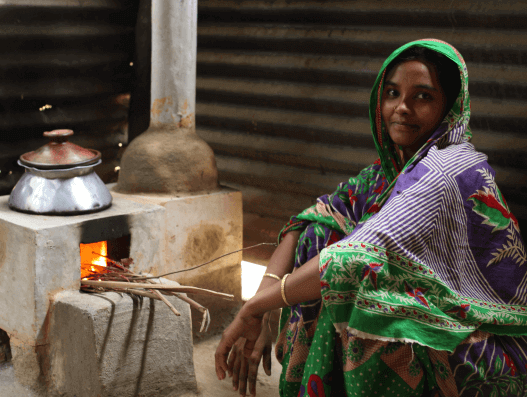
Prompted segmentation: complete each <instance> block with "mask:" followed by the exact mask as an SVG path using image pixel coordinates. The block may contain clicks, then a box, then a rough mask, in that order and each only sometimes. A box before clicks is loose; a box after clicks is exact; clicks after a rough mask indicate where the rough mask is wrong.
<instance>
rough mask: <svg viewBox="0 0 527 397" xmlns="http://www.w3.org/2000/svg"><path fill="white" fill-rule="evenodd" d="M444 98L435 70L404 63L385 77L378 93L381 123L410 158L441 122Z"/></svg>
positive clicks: (417, 62) (415, 61) (426, 66)
mask: <svg viewBox="0 0 527 397" xmlns="http://www.w3.org/2000/svg"><path fill="white" fill-rule="evenodd" d="M445 106H446V96H445V93H444V91H443V89H442V88H441V86H440V85H439V80H438V78H437V72H436V70H435V67H434V66H432V65H430V64H427V63H423V62H421V61H417V60H412V61H405V62H403V63H401V64H399V65H398V66H396V67H395V68H393V69H392V70H391V71H390V73H389V74H388V75H387V76H386V78H385V82H384V90H383V93H382V102H381V114H382V120H383V121H384V125H385V126H386V129H387V131H388V133H389V134H390V138H392V140H393V142H394V143H396V144H398V145H400V146H401V147H402V148H403V151H404V154H405V156H408V158H410V157H411V156H413V155H414V154H415V152H417V150H419V148H420V147H421V146H422V145H423V144H424V143H425V142H426V140H427V139H428V138H429V137H430V135H431V134H432V133H433V132H434V131H435V130H436V128H437V127H438V126H439V124H440V123H441V121H442V120H443V118H444V114H445Z"/></svg>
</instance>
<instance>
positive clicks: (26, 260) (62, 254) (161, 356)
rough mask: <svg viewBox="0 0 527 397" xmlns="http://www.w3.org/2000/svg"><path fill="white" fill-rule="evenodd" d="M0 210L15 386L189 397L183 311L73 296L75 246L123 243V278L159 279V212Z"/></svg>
mask: <svg viewBox="0 0 527 397" xmlns="http://www.w3.org/2000/svg"><path fill="white" fill-rule="evenodd" d="M7 201H8V196H3V197H0V291H1V297H0V328H1V329H3V330H4V331H6V332H7V333H8V334H9V336H10V344H11V350H12V353H13V366H14V369H15V374H16V377H17V379H18V381H19V382H20V383H21V384H23V385H25V386H28V387H31V388H32V389H33V390H36V391H38V392H40V393H41V394H42V395H47V396H55V395H57V396H58V395H60V396H74V395H75V396H77V397H81V396H87V397H88V396H89V397H93V396H101V397H102V396H123V397H124V396H135V395H141V396H143V395H144V396H164V395H171V396H173V395H177V391H179V392H181V393H185V392H188V391H192V390H196V380H195V376H194V364H193V358H192V330H191V320H190V307H189V306H188V304H187V303H185V302H183V301H181V300H179V299H177V298H173V299H172V303H173V304H174V306H175V307H176V309H177V310H178V311H179V312H180V313H181V316H180V317H175V316H174V315H173V314H172V312H170V311H169V309H168V308H166V307H165V306H164V305H163V304H162V303H161V302H157V301H156V302H153V301H150V299H144V300H141V299H136V298H132V297H130V296H128V295H124V294H122V295H121V294H117V293H104V294H86V293H81V292H80V291H79V288H80V268H81V259H80V244H81V243H83V244H88V243H94V242H99V241H112V240H114V239H121V238H123V236H129V239H126V238H125V241H129V247H127V249H129V250H128V252H129V257H131V258H133V259H134V264H133V267H132V270H133V271H135V272H137V273H139V272H149V273H153V274H159V272H158V271H157V270H158V269H163V268H164V267H165V265H164V263H165V258H164V252H165V250H164V244H165V238H166V237H165V227H164V223H165V216H166V214H165V208H163V207H162V206H158V205H154V204H148V203H137V202H134V201H131V200H127V199H124V198H122V197H114V201H113V205H112V207H110V208H109V209H107V210H105V211H102V212H98V213H93V214H86V215H76V216H41V215H30V214H24V213H19V212H15V211H13V210H11V209H9V207H8V204H7ZM117 259H121V258H117ZM160 303H161V304H160ZM175 391H176V393H175Z"/></svg>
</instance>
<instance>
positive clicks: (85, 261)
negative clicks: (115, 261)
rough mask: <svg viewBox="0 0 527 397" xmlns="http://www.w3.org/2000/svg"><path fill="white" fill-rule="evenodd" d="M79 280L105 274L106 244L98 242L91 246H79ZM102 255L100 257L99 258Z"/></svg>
mask: <svg viewBox="0 0 527 397" xmlns="http://www.w3.org/2000/svg"><path fill="white" fill-rule="evenodd" d="M80 251H81V278H85V277H87V276H90V275H92V274H94V273H105V270H106V269H105V268H106V258H104V257H105V256H107V255H108V243H107V242H106V241H99V242H97V243H92V244H81V245H80ZM101 255H102V256H101Z"/></svg>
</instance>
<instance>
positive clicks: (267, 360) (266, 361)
mask: <svg viewBox="0 0 527 397" xmlns="http://www.w3.org/2000/svg"><path fill="white" fill-rule="evenodd" d="M271 354H272V346H271V341H269V343H268V344H266V345H265V347H264V351H263V368H264V371H265V374H266V375H267V376H271Z"/></svg>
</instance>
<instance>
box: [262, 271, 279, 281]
mask: <svg viewBox="0 0 527 397" xmlns="http://www.w3.org/2000/svg"><path fill="white" fill-rule="evenodd" d="M263 276H264V277H271V278H274V279H276V280H278V281H280V280H281V278H280V277H278V276H277V275H276V274H273V273H265V274H264V275H263Z"/></svg>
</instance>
